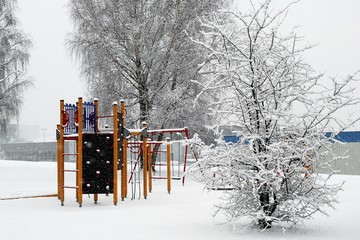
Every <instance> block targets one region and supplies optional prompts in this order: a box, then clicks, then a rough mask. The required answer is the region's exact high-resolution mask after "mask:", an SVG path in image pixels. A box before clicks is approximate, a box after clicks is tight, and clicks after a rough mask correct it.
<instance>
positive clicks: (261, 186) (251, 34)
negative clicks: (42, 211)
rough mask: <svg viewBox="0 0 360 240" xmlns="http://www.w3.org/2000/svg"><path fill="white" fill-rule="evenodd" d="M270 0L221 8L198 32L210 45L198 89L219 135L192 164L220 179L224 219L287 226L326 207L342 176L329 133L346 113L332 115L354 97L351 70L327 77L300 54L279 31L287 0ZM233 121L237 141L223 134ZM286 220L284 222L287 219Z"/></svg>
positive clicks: (204, 178)
mask: <svg viewBox="0 0 360 240" xmlns="http://www.w3.org/2000/svg"><path fill="white" fill-rule="evenodd" d="M270 2H271V1H269V0H267V1H265V2H264V3H262V4H260V5H259V6H258V7H257V8H256V7H254V10H253V11H251V12H249V13H236V12H231V11H222V12H220V13H218V14H217V15H216V16H214V19H213V21H206V22H205V21H203V23H202V24H203V25H205V26H206V27H207V29H208V31H206V32H203V36H202V38H199V39H195V38H194V42H196V43H198V44H200V45H202V46H203V47H204V50H207V51H208V55H209V59H208V60H207V62H206V66H207V67H204V73H206V74H207V81H206V82H199V86H201V87H202V92H201V94H199V96H198V99H201V98H203V97H207V96H208V95H211V96H213V97H214V96H216V99H217V101H214V102H213V103H212V104H211V105H209V107H208V112H209V115H211V116H212V117H213V118H214V119H216V120H217V121H216V122H217V124H216V125H213V126H209V128H211V129H213V130H214V132H215V133H217V134H218V136H219V139H218V141H217V144H215V145H211V146H206V145H204V144H202V143H200V144H199V145H200V147H201V149H202V152H201V154H200V159H201V160H200V161H199V162H198V163H197V164H195V165H194V166H193V167H192V170H191V171H192V173H194V176H196V178H197V179H198V180H199V181H201V182H203V183H205V185H206V187H207V188H209V189H215V190H217V189H225V192H224V197H223V202H222V203H221V204H220V205H218V209H219V211H221V212H224V213H225V214H226V216H227V217H228V220H229V221H236V220H237V219H239V218H242V217H247V218H251V219H253V220H254V222H256V223H258V224H259V225H260V227H261V228H268V227H270V226H271V224H272V223H273V222H278V223H281V224H282V226H284V227H286V226H292V225H294V224H297V223H299V222H302V221H303V220H305V219H308V218H310V217H311V216H312V215H313V214H314V213H317V212H321V213H324V214H326V208H325V207H327V206H330V207H332V206H333V204H334V203H336V193H337V192H338V191H339V190H340V189H341V186H342V184H341V183H339V184H335V185H332V184H330V183H329V181H328V180H329V178H330V177H331V176H332V174H333V173H334V171H333V170H332V168H331V162H332V161H334V160H336V159H338V158H343V156H337V155H336V154H334V153H333V151H332V147H333V146H334V144H333V143H334V139H333V138H332V137H325V134H324V133H325V131H330V132H334V133H336V132H338V131H342V130H344V129H346V127H348V126H349V125H350V124H351V123H353V122H354V121H356V120H358V119H359V117H358V116H357V117H355V118H354V119H353V120H350V121H349V122H348V123H345V122H343V121H340V120H339V119H338V118H336V114H338V112H342V111H343V110H344V109H346V108H347V107H348V106H351V105H355V104H359V99H358V98H356V97H355V96H354V95H353V94H352V92H353V87H352V82H353V81H354V76H355V75H352V76H349V77H347V78H345V79H343V80H341V81H339V80H338V79H329V80H328V79H324V77H323V75H322V74H317V73H316V72H315V71H314V70H313V69H312V68H311V66H310V65H309V64H307V63H306V62H305V61H304V60H303V57H302V54H303V52H304V51H306V50H308V49H309V47H307V46H305V47H300V48H298V47H297V44H298V38H297V37H296V34H295V33H291V34H289V35H285V36H283V35H281V34H280V31H279V27H280V24H281V23H282V22H283V20H284V18H283V17H284V14H285V13H286V12H287V9H285V10H282V11H280V12H279V13H276V14H273V11H272V9H271V7H270ZM229 127H231V128H233V129H236V132H234V134H236V135H237V136H238V137H239V139H240V141H239V142H238V143H225V142H224V141H223V140H221V139H222V138H221V137H222V136H221V135H222V134H221V133H222V131H223V130H224V129H226V128H229ZM283 223H288V224H286V225H285V224H283Z"/></svg>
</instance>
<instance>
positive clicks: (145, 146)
mask: <svg viewBox="0 0 360 240" xmlns="http://www.w3.org/2000/svg"><path fill="white" fill-rule="evenodd" d="M142 125H143V128H147V124H146V123H145V122H143V124H142ZM142 144H143V145H142V147H143V149H142V152H143V185H144V189H143V191H144V198H145V199H146V197H147V194H148V189H147V178H148V175H147V165H148V164H147V154H146V148H147V136H142Z"/></svg>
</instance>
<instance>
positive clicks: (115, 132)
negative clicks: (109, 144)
mask: <svg viewBox="0 0 360 240" xmlns="http://www.w3.org/2000/svg"><path fill="white" fill-rule="evenodd" d="M118 121H119V119H118V104H117V102H114V103H113V138H114V139H113V146H114V147H113V157H114V158H113V162H114V164H113V165H114V166H113V175H114V176H113V196H114V205H115V206H116V205H117V202H118V189H117V188H118V184H117V181H118V177H117V171H118V150H119V148H118Z"/></svg>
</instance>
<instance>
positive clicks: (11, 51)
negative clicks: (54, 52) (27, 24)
mask: <svg viewBox="0 0 360 240" xmlns="http://www.w3.org/2000/svg"><path fill="white" fill-rule="evenodd" d="M15 6H16V0H0V130H2V132H6V125H7V123H8V122H9V121H10V120H11V119H12V118H17V117H18V116H19V111H20V107H21V104H22V94H23V91H24V90H25V89H26V88H27V87H29V86H30V85H31V81H30V80H29V78H27V77H26V76H25V70H26V67H27V64H28V60H29V48H30V46H31V41H30V40H29V38H28V37H27V36H26V35H25V34H24V33H23V32H22V31H21V30H20V29H19V28H18V25H17V20H16V17H15V14H14V8H15Z"/></svg>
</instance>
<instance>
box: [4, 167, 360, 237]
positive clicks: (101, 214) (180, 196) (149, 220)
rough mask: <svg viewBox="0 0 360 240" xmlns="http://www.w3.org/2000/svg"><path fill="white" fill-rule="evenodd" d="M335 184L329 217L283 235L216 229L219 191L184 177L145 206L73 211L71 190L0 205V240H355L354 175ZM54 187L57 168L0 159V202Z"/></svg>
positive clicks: (359, 210)
mask: <svg viewBox="0 0 360 240" xmlns="http://www.w3.org/2000/svg"><path fill="white" fill-rule="evenodd" d="M70 167H71V166H70ZM68 178H69V179H70V177H69V176H68ZM336 178H337V180H346V183H345V186H344V191H343V192H341V193H340V195H339V199H340V201H341V204H339V205H338V206H337V209H336V210H332V209H330V210H329V213H330V214H331V217H330V218H327V217H324V216H316V218H315V219H314V220H310V221H308V222H307V223H306V227H304V226H298V227H297V228H296V229H292V230H289V231H287V232H285V233H282V232H281V230H280V229H277V228H276V227H274V228H272V229H270V230H268V231H266V232H261V231H259V230H258V229H255V228H247V229H244V224H245V223H246V222H243V223H239V224H238V225H237V226H235V227H233V226H230V225H228V224H219V223H221V221H222V219H221V218H215V219H213V217H212V216H211V214H212V211H213V204H214V203H216V202H217V201H218V197H219V194H220V192H211V193H208V192H206V191H203V187H202V185H200V184H199V183H196V182H194V181H192V180H191V179H190V178H187V179H186V182H185V186H181V183H180V182H179V181H173V186H172V192H171V194H168V193H167V191H166V182H165V181H164V180H157V181H156V182H155V183H154V186H153V192H152V193H150V194H149V196H148V198H147V199H146V200H145V199H143V198H141V199H140V200H138V199H136V200H132V201H131V200H130V198H131V191H130V189H129V195H130V196H129V197H128V198H127V199H125V201H123V202H119V204H118V205H117V206H114V205H113V204H112V195H110V196H109V197H106V196H104V195H100V196H99V203H98V204H97V205H95V204H93V201H92V199H91V198H88V197H87V196H86V195H84V204H83V207H82V208H79V207H78V205H77V203H76V201H75V192H74V191H72V190H70V191H67V192H66V196H65V206H64V207H61V206H60V202H59V200H58V199H57V198H56V197H51V198H34V199H19V200H0V239H1V240H10V239H11V240H16V239H21V240H23V239H36V240H41V239H44V240H45V239H46V240H49V239H51V240H57V239H59V240H60V239H61V240H68V239H86V240H91V239H97V240H98V239H136V240H140V239H146V240H163V239H164V240H165V239H166V240H176V239H181V240H185V239H206V240H219V239H221V240H226V239H237V240H238V239H242V240H244V239H245V240H247V239H307V240H309V239H327V240H331V239H339V238H341V239H360V220H359V216H360V199H359V198H360V176H344V175H338V176H336ZM129 187H131V186H130V185H129ZM56 188H57V183H56V163H44V162H41V163H32V162H18V161H4V160H1V161H0V198H6V197H16V196H30V195H42V194H54V193H56Z"/></svg>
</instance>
